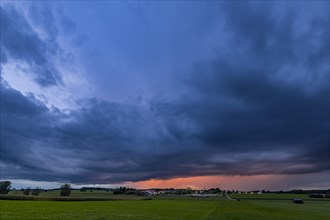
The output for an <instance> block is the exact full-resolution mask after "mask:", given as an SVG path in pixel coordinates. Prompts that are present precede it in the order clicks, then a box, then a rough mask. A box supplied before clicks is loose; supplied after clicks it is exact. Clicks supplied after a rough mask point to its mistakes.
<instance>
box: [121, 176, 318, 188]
mask: <svg viewBox="0 0 330 220" xmlns="http://www.w3.org/2000/svg"><path fill="white" fill-rule="evenodd" d="M313 175H315V174H304V175H298V174H297V175H253V176H238V175H237V176H196V177H178V178H172V179H166V180H161V179H151V180H145V181H139V182H127V185H129V186H131V187H134V188H138V189H149V188H187V187H190V188H192V189H204V188H216V187H218V188H220V189H222V190H242V191H249V190H289V189H293V188H309V187H316V186H315V185H313V186H309V185H308V183H306V180H308V179H309V178H312V177H313ZM304 182H305V183H306V184H307V185H306V184H304V185H301V184H302V183H304Z"/></svg>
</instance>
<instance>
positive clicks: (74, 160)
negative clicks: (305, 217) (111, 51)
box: [0, 2, 330, 183]
mask: <svg viewBox="0 0 330 220" xmlns="http://www.w3.org/2000/svg"><path fill="white" fill-rule="evenodd" d="M210 4H211V3H210ZM212 4H213V3H212ZM281 4H282V3H281ZM281 4H276V5H269V4H264V3H260V4H259V3H258V4H257V3H256V2H246V3H239V4H238V3H232V4H231V3H227V2H225V3H220V4H219V5H217V6H218V7H217V8H216V10H217V12H218V13H219V17H214V18H212V19H213V20H214V21H213V23H212V25H214V30H216V31H217V32H219V33H214V32H212V33H210V32H206V34H205V36H203V37H204V38H203V39H204V40H205V39H212V42H213V43H212V48H214V51H216V52H215V55H214V56H210V57H207V58H208V59H203V60H200V61H198V62H196V61H195V60H194V61H193V62H192V63H191V67H192V68H190V70H189V71H188V70H186V71H184V72H182V73H180V74H178V75H175V74H174V73H173V76H174V77H173V79H171V80H172V81H171V84H170V86H168V87H166V89H167V90H165V91H162V92H159V90H155V91H153V93H152V95H151V98H150V99H148V100H141V97H139V98H137V99H134V100H133V101H132V100H131V101H124V100H123V101H121V102H120V101H111V100H107V99H104V98H103V97H104V96H106V95H102V98H101V97H97V96H95V97H94V98H85V99H81V100H76V102H77V106H79V107H77V108H76V109H72V110H70V111H64V110H61V109H59V108H56V106H54V107H49V106H48V107H47V106H46V104H45V103H43V101H41V100H40V99H38V98H37V97H36V96H35V95H34V94H33V92H32V93H29V94H27V93H25V94H23V93H22V92H20V91H19V90H18V89H15V88H12V87H11V85H10V84H9V83H7V82H6V79H5V78H3V79H2V83H1V152H0V153H1V171H2V172H1V178H10V179H29V180H39V181H57V182H61V181H63V182H64V181H70V182H73V183H119V182H125V181H141V180H148V179H169V178H175V177H191V176H207V175H208V176H210V175H257V174H267V175H269V174H310V173H318V172H322V171H327V170H329V154H330V148H329V143H330V138H329V133H330V116H329V112H330V102H329V100H330V97H329V96H330V91H329V65H328V64H329V63H328V62H329V20H328V17H329V12H325V11H324V10H323V11H322V13H316V12H314V11H313V10H314V9H315V10H316V9H317V8H318V7H320V5H318V4H312V6H313V7H311V8H310V9H308V8H309V7H310V5H308V4H307V5H303V6H301V7H293V6H294V5H291V4H288V5H281ZM273 6H274V7H273ZM321 6H322V5H321ZM187 7H188V6H187ZM205 7H208V5H207V4H206V5H205ZM306 10H307V12H306ZM41 12H42V13H41ZM41 12H40V13H39V14H38V13H36V15H35V16H36V17H35V18H30V20H29V19H28V18H27V17H26V16H23V15H21V14H20V13H18V12H17V11H16V9H15V8H14V7H9V6H3V7H1V14H2V15H1V22H2V26H1V28H2V29H1V32H2V33H4V35H3V37H1V51H2V54H1V64H2V65H6V64H7V63H8V62H17V63H22V62H24V63H26V64H27V65H28V66H29V68H28V71H27V74H30V75H31V76H33V79H34V80H35V81H36V82H37V83H38V84H39V85H40V87H43V88H47V87H50V86H53V87H56V86H59V84H61V85H63V86H66V85H65V83H64V82H63V80H62V78H63V77H62V73H60V71H59V68H58V67H57V66H56V65H57V62H58V60H61V59H63V56H64V55H63V53H64V52H63V50H62V48H61V46H60V45H59V44H58V40H57V38H56V36H57V35H58V32H59V30H58V29H57V26H56V24H55V23H56V19H53V18H52V16H48V15H49V14H50V15H51V14H52V13H51V12H49V13H48V12H47V11H44V10H41ZM40 16H43V17H40ZM178 16H179V17H180V16H183V17H184V16H188V17H189V16H193V15H192V14H189V12H186V14H179V15H178ZM199 16H202V17H203V16H204V15H203V14H202V15H199ZM46 17H47V19H46V20H45V22H43V23H41V24H42V25H43V26H44V28H43V30H45V31H46V33H47V34H46V36H48V37H44V36H43V37H42V36H41V33H38V32H37V31H35V30H34V28H33V27H32V26H31V24H30V23H31V22H32V21H33V19H35V20H36V21H38V22H40V21H41V20H43V19H42V18H46ZM144 19H146V18H144ZM218 20H219V21H220V20H221V22H217V21H218ZM67 22H68V23H70V22H69V21H67ZM41 24H39V25H41ZM191 25H193V24H191ZM201 28H202V27H201ZM214 34H215V35H216V36H219V39H217V38H214V36H215V35H214ZM211 35H212V36H211ZM181 37H186V38H187V39H190V40H191V39H194V36H187V35H185V36H180V38H181ZM198 38H200V36H198ZM196 47H199V46H198V45H196ZM138 48H140V47H138ZM173 50H174V51H175V49H173ZM61 51H62V52H63V53H62V52H61ZM187 56H188V54H187ZM208 56H209V55H208ZM54 60H57V61H56V62H55V61H54ZM142 62H150V60H148V61H142ZM176 62H177V61H176ZM158 65H159V64H158ZM162 65H163V66H166V65H168V63H163V64H162ZM162 65H159V66H158V68H160V69H161V68H162ZM187 69H189V68H187ZM7 74H8V73H7ZM99 74H100V73H99ZM102 74H104V73H102ZM131 74H132V75H134V73H131ZM155 74H156V76H155V77H154V78H152V79H151V80H150V81H149V82H148V81H146V82H144V83H145V85H146V86H148V85H150V84H152V83H154V82H155V81H154V79H155V78H157V73H155ZM158 74H161V75H159V78H160V79H165V78H164V76H163V75H162V74H164V73H163V72H162V71H160V73H158ZM97 76H100V75H97ZM90 77H92V76H90ZM104 77H105V79H107V76H104ZM119 78H120V79H122V78H121V77H119ZM98 80H99V79H98ZM93 82H96V81H93ZM96 86H97V85H96ZM101 88H103V92H104V94H108V93H111V92H112V90H111V89H109V90H107V89H104V87H101ZM131 92H132V93H134V92H135V91H133V90H132V91H131ZM173 94H176V95H173ZM132 95H134V94H132ZM149 96H150V95H149Z"/></svg>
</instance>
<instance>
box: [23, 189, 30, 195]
mask: <svg viewBox="0 0 330 220" xmlns="http://www.w3.org/2000/svg"><path fill="white" fill-rule="evenodd" d="M30 192H31V188H30V187H28V188H26V189H24V190H23V194H24V195H27V196H28V195H30Z"/></svg>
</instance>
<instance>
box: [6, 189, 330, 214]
mask: <svg viewBox="0 0 330 220" xmlns="http://www.w3.org/2000/svg"><path fill="white" fill-rule="evenodd" d="M52 193H54V192H51V193H50V192H47V193H44V195H43V196H46V195H48V196H50V195H51V194H52ZM97 193H98V194H97ZM12 195H13V194H12ZM55 195H56V193H54V196H55ZM83 195H85V196H86V195H88V196H92V197H97V196H99V197H109V198H114V199H117V200H112V201H19V200H0V219H1V220H6V219H9V220H11V219H22V220H23V219H24V220H25V219H26V220H38V219H45V220H46V219H47V220H48V219H49V220H55V219H56V220H62V219H63V220H69V219H70V220H74V219H95V220H106V219H246V220H249V219H269V220H272V219H281V220H282V219H283V220H285V219H290V220H295V219H297V220H298V219H299V220H304V219H311V220H318V219H320V220H324V219H329V218H330V203H329V200H324V201H313V200H307V201H305V204H293V203H292V202H291V201H290V200H289V199H288V198H289V197H298V196H296V195H277V197H276V198H274V200H258V199H254V200H248V199H247V200H244V199H242V200H241V201H230V200H228V199H226V198H225V197H221V196H220V197H216V198H193V197H190V196H174V195H173V196H172V195H166V196H153V197H144V196H127V195H126V196H119V197H118V196H117V195H112V194H111V193H110V192H103V193H102V192H86V193H81V192H78V191H76V194H75V195H74V193H73V194H72V196H73V198H74V196H76V197H83ZM9 196H11V195H9ZM40 196H41V195H40ZM241 196H247V195H241ZM268 196H270V195H268ZM233 197H234V195H233ZM255 197H257V195H255ZM40 198H41V197H40ZM86 198H87V197H86ZM150 198H152V199H150ZM279 198H280V199H283V200H277V199H279ZM300 198H301V196H300ZM267 199H271V198H269V197H268V198H267Z"/></svg>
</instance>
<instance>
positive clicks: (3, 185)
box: [0, 180, 11, 194]
mask: <svg viewBox="0 0 330 220" xmlns="http://www.w3.org/2000/svg"><path fill="white" fill-rule="evenodd" d="M10 188H11V182H10V181H7V180H6V181H1V182H0V194H7V193H8V192H9V191H10Z"/></svg>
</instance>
